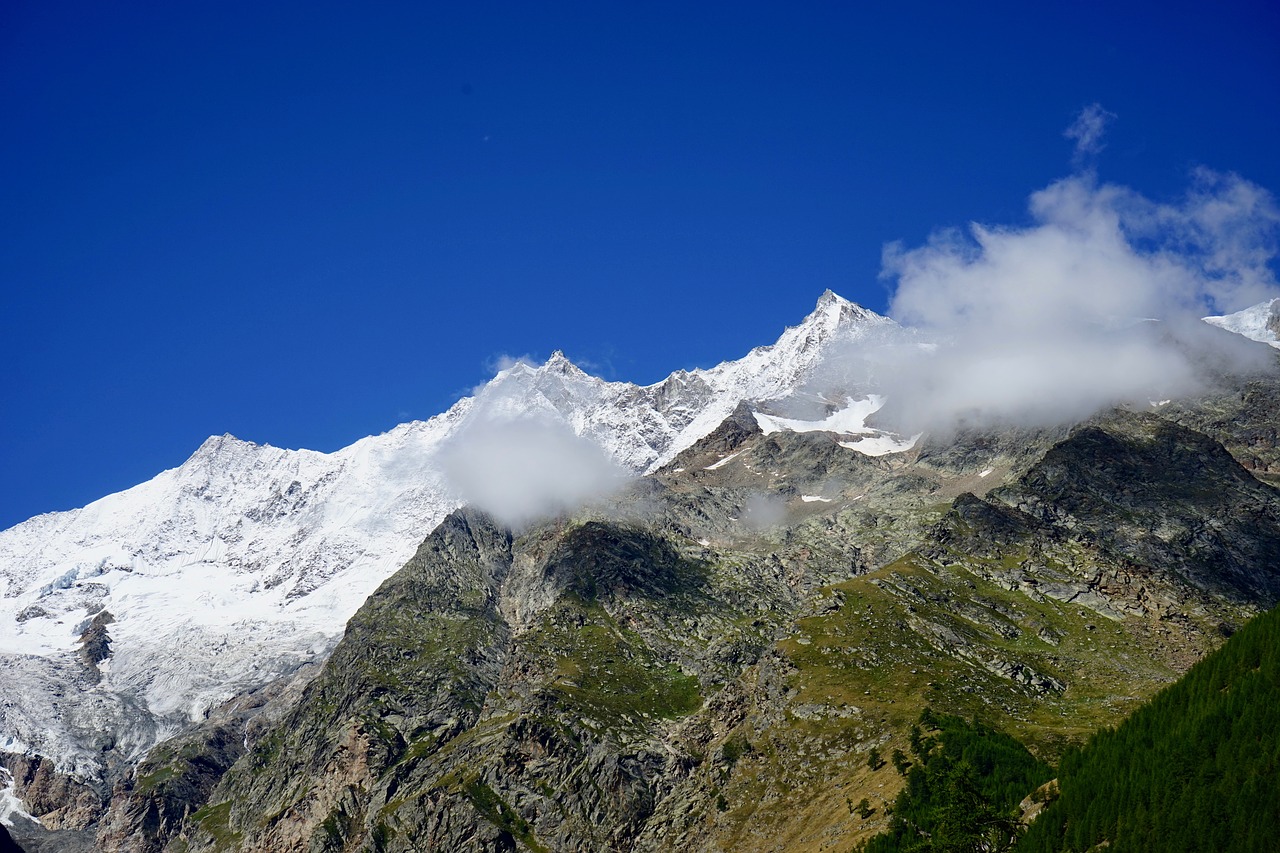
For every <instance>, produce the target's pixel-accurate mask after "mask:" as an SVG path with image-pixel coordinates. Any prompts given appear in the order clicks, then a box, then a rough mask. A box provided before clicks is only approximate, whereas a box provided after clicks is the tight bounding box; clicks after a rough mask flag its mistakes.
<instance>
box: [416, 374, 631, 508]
mask: <svg viewBox="0 0 1280 853" xmlns="http://www.w3.org/2000/svg"><path fill="white" fill-rule="evenodd" d="M519 364H526V365H527V364H528V361H527V360H526V359H503V360H502V361H499V362H498V363H496V364H495V365H494V368H495V370H496V371H498V372H501V371H503V370H508V369H509V368H512V367H515V366H517V365H519ZM532 375H533V373H532V371H529V372H523V373H519V372H518V373H517V374H513V375H509V376H507V377H505V378H502V379H499V380H498V381H494V382H490V383H488V384H486V385H483V386H481V387H479V388H477V389H476V391H475V399H474V400H473V401H472V403H471V406H470V407H469V409H468V411H467V414H466V417H465V419H464V420H463V422H462V423H460V424H459V425H458V427H457V428H456V430H455V431H454V433H453V435H452V436H451V437H450V439H449V440H448V441H447V442H446V443H445V444H444V445H443V446H442V447H441V449H440V451H439V456H438V461H439V466H440V470H441V471H443V473H444V477H445V485H446V488H447V489H448V491H450V492H451V493H452V494H453V495H454V496H455V497H456V498H458V499H459V500H462V501H464V502H465V503H469V504H473V505H475V506H478V507H480V508H481V509H483V510H485V511H487V512H489V513H491V514H492V515H493V516H494V517H495V518H497V519H498V520H499V521H501V522H502V523H504V524H506V525H508V526H509V527H513V528H520V527H523V526H524V525H526V524H528V523H530V522H533V521H535V520H537V519H539V518H545V517H548V516H552V515H556V514H558V513H562V512H567V511H571V510H573V509H575V508H577V507H578V506H580V505H582V504H584V503H586V502H589V501H591V500H594V499H596V498H600V497H603V496H605V495H607V494H609V493H611V492H612V491H614V490H615V489H617V488H619V487H620V486H622V485H623V484H624V483H625V482H626V481H627V479H629V477H630V476H631V475H630V473H629V472H627V471H625V470H624V469H623V468H621V467H620V466H618V465H617V464H616V463H614V462H613V461H612V460H611V459H610V458H609V456H608V454H606V453H605V451H604V450H603V449H602V448H601V447H600V445H599V444H597V443H595V442H593V441H591V440H589V439H586V438H583V437H581V436H579V435H577V434H576V433H575V432H574V431H573V429H572V428H571V427H570V425H569V424H568V423H566V422H565V421H564V419H563V417H562V416H561V415H560V414H559V412H557V411H556V409H555V407H554V405H553V404H552V403H551V402H550V401H549V400H548V399H547V398H546V397H545V396H544V395H543V393H542V391H541V390H540V388H539V387H538V385H537V383H536V382H535V381H534V380H533V379H532V378H531V377H532Z"/></svg>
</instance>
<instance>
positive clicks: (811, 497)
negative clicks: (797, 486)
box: [800, 495, 831, 504]
mask: <svg viewBox="0 0 1280 853" xmlns="http://www.w3.org/2000/svg"><path fill="white" fill-rule="evenodd" d="M800 500H802V501H804V502H805V503H807V504H809V503H813V502H814V501H822V502H823V503H824V504H829V503H831V498H824V497H823V496H822V495H801V496H800Z"/></svg>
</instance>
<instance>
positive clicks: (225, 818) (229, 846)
mask: <svg viewBox="0 0 1280 853" xmlns="http://www.w3.org/2000/svg"><path fill="white" fill-rule="evenodd" d="M191 820H192V821H194V822H195V824H196V825H197V826H199V827H200V829H201V831H203V832H207V833H209V836H210V837H211V838H212V839H213V844H214V849H215V850H234V849H235V848H236V846H237V845H239V843H240V841H241V838H242V836H241V834H240V833H239V832H235V831H234V830H232V829H231V827H230V823H231V801H230V800H227V801H226V802H221V803H216V804H214V805H208V806H205V807H204V808H202V809H200V810H199V811H197V812H196V813H195V814H193V815H192V816H191Z"/></svg>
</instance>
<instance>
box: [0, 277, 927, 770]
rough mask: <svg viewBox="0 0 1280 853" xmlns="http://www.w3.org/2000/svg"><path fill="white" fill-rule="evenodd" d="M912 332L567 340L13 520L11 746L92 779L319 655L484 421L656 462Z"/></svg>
mask: <svg viewBox="0 0 1280 853" xmlns="http://www.w3.org/2000/svg"><path fill="white" fill-rule="evenodd" d="M905 335H906V333H905V332H903V330H901V328H900V327H898V326H897V324H895V323H893V321H891V320H888V319H886V318H884V317H881V316H879V315H877V314H874V313H872V312H870V311H866V310H865V309H862V308H860V307H859V306H857V305H854V304H852V303H849V302H847V301H845V300H843V299H841V298H840V297H838V296H836V295H835V294H833V293H831V292H830V291H828V292H827V293H825V294H823V296H822V298H821V299H820V300H819V301H818V305H817V308H816V309H815V310H814V312H813V313H812V314H810V315H809V316H808V317H807V318H806V319H805V321H804V322H803V323H802V324H800V325H799V326H795V327H792V328H789V329H787V330H786V331H785V332H784V333H783V334H782V336H781V337H780V338H779V340H778V341H777V343H775V344H773V345H771V346H765V347H759V348H757V349H754V350H752V351H751V352H750V353H748V354H747V355H746V356H745V357H744V358H742V359H740V360H738V361H732V362H725V363H723V364H721V365H718V366H717V367H714V368H711V369H709V370H694V371H679V372H677V373H674V374H672V375H671V376H670V377H668V378H667V379H665V380H663V381H662V382H660V383H657V384H654V385H650V386H645V387H640V386H636V385H632V384H629V383H623V382H605V381H603V380H601V379H598V378H596V377H592V376H589V375H587V374H586V373H584V372H582V371H581V370H579V369H578V368H577V367H575V366H574V365H573V364H572V363H570V362H569V361H568V360H567V359H566V358H565V357H564V356H563V355H562V354H560V353H556V354H555V355H554V356H552V358H551V359H550V360H549V361H548V362H547V363H546V364H544V365H541V366H538V367H534V366H531V365H527V364H517V365H515V366H513V367H511V368H509V369H507V370H504V371H502V372H501V373H499V374H498V375H497V376H496V377H495V378H494V379H493V380H492V381H491V382H490V383H489V384H488V385H486V386H485V387H484V388H482V389H480V390H479V392H478V393H477V394H476V396H475V397H469V398H466V399H463V400H461V401H459V402H458V403H457V404H456V405H454V406H453V407H452V408H451V409H449V411H447V412H445V413H443V414H441V415H438V416H436V417H434V418H432V419H431V420H429V421H426V422H413V423H407V424H403V425H401V426H399V427H396V428H395V429H393V430H391V431H390V432H387V433H385V434H383V435H379V436H373V437H369V438H365V439H361V440H360V441H357V442H356V443H355V444H352V445H351V446H349V447H346V448H343V449H342V450H339V451H337V452H334V453H328V454H326V453H317V452H313V451H308V450H282V449H279V448H275V447H271V446H266V445H257V444H253V443H250V442H246V441H241V440H239V439H236V438H234V437H232V436H229V435H226V436H221V437H214V438H210V439H209V440H208V441H206V442H205V443H204V444H203V445H201V447H200V448H199V449H198V450H197V451H196V452H195V454H194V455H192V457H191V458H190V459H188V460H187V461H186V462H185V463H183V464H182V465H181V466H180V467H178V468H174V469H172V470H169V471H165V472H163V473H161V474H159V475H157V476H156V477H155V478H154V479H152V480H150V481H148V482H146V483H143V484H141V485H139V486H135V487H134V488H132V489H128V490H126V491H124V492H120V493H118V494H114V495H109V496H107V497H105V498H102V499H101V500H98V501H95V502H94V503H92V504H90V505H88V506H86V507H84V508H82V509H77V510H72V511H70V512H61V513H50V514H48V515H42V516H38V517H36V518H33V519H31V520H29V521H27V522H24V523H22V524H19V525H17V526H16V527H13V528H11V529H9V530H6V531H4V532H0V682H2V683H5V684H6V685H8V686H9V689H8V691H7V695H6V696H5V701H3V702H0V750H10V751H35V752H39V753H42V754H45V755H48V756H50V757H53V758H55V759H57V761H58V763H59V765H60V768H61V769H63V770H69V771H73V772H76V773H77V774H79V775H82V776H96V775H99V774H100V773H101V772H102V770H103V761H104V756H107V757H108V759H110V758H111V757H112V756H114V757H117V758H118V759H119V760H124V761H129V760H134V759H136V758H138V757H140V756H141V755H142V754H143V753H144V752H145V751H146V750H147V749H148V748H149V747H150V746H151V745H153V744H154V743H155V742H157V741H158V740H161V739H163V738H164V737H166V736H168V735H170V734H172V733H173V732H176V731H178V730H181V729H182V728H184V727H185V726H187V725H189V724H190V723H191V722H192V721H195V720H199V719H200V718H201V717H202V716H203V714H204V713H205V712H206V710H207V709H208V708H210V707H211V706H213V705H214V704H216V703H218V702H220V701H222V700H224V699H226V698H229V697H230V696H232V695H235V694H237V693H240V692H242V691H244V690H246V689H249V688H252V687H255V686H258V685H261V684H264V683H266V682H268V681H271V680H273V679H274V678H276V677H278V676H280V675H282V674H285V673H287V672H289V671H291V670H292V669H294V668H296V667H297V666H298V665H299V664H300V663H303V662H306V661H308V660H313V659H316V658H319V657H323V656H324V655H325V654H327V652H328V650H329V649H330V648H331V647H332V645H333V643H335V642H336V640H337V638H338V637H339V636H340V634H341V632H342V630H343V627H344V625H345V623H346V621H347V619H348V618H349V617H350V616H351V614H352V613H353V612H354V611H355V610H356V608H357V607H359V605H360V604H361V603H362V602H363V601H364V599H365V598H366V597H367V596H368V594H369V593H370V592H371V591H372V590H373V589H374V588H375V587H376V586H377V585H378V584H379V583H380V582H381V581H382V580H383V579H385V578H386V577H387V576H389V575H390V574H391V573H392V572H394V571H395V570H396V569H397V568H399V566H401V565H402V564H403V563H404V562H405V561H406V560H407V559H408V557H409V556H410V555H411V554H412V553H413V550H414V548H415V547H416V546H417V544H418V542H420V541H421V540H422V538H423V537H424V536H425V535H426V534H427V533H428V532H429V531H430V530H431V529H432V528H433V527H434V526H435V525H436V524H437V523H438V522H439V521H440V519H441V518H443V517H444V515H446V514H447V513H448V512H449V511H450V510H451V509H453V508H454V507H455V506H456V505H457V504H458V499H457V498H456V497H455V496H454V495H453V493H452V492H451V490H450V488H449V483H448V482H447V480H446V479H445V477H444V475H443V473H442V467H441V463H440V460H441V453H442V450H443V449H444V448H446V447H447V446H448V442H449V440H450V439H451V438H452V437H456V436H457V435H459V434H461V433H464V432H465V431H466V430H467V429H468V428H469V427H470V426H471V425H474V424H477V423H484V422H488V421H491V420H493V419H495V418H501V417H504V416H507V415H519V416H522V417H524V416H528V415H530V414H541V415H544V416H546V417H548V418H551V419H554V420H556V421H559V422H562V423H564V424H567V425H568V426H569V427H570V428H571V429H572V430H573V431H574V432H575V433H577V434H578V435H580V436H583V437H585V438H588V439H590V440H592V441H594V442H596V443H597V444H598V445H599V446H600V447H602V448H603V449H604V451H605V452H606V453H607V454H608V455H609V456H610V457H611V458H612V459H613V460H615V461H616V462H617V463H619V464H620V465H622V466H623V467H625V468H627V469H629V470H631V471H634V472H637V473H639V472H644V471H648V470H652V469H654V468H656V467H658V466H660V465H662V464H663V463H665V462H666V461H668V460H670V459H671V458H672V457H673V456H675V455H676V454H677V453H679V452H680V451H681V450H683V449H685V448H686V447H688V446H689V445H691V444H692V443H693V442H695V441H697V440H698V439H699V438H701V437H702V436H703V435H705V434H707V433H708V432H710V431H711V430H713V429H714V428H715V427H716V426H717V425H718V424H719V423H720V422H721V421H723V419H724V418H725V417H727V416H728V415H729V414H730V412H732V411H733V409H734V408H735V407H736V406H737V404H738V403H739V402H740V401H742V400H751V401H768V400H779V399H782V398H787V397H789V396H791V395H793V394H795V392H796V391H797V389H800V388H802V387H803V386H804V384H805V382H806V380H808V379H809V378H810V377H811V375H812V374H813V372H814V371H815V369H816V368H817V367H818V366H819V364H820V363H821V362H822V360H823V357H824V355H825V354H828V353H830V352H831V351H832V350H833V348H844V347H848V346H850V345H851V344H852V345H858V344H862V345H872V344H875V343H877V342H892V341H894V340H897V339H898V338H899V337H901V336H905ZM847 390H853V391H860V392H862V393H867V392H868V389H866V388H849V389H847ZM907 446H909V445H907ZM104 611H105V612H108V613H110V614H111V618H112V619H113V620H114V621H112V622H110V623H109V624H106V626H105V627H106V631H107V634H108V636H109V637H110V642H111V645H110V654H109V656H108V657H107V658H106V659H105V660H103V661H101V662H100V663H96V662H95V659H94V656H92V655H89V654H87V652H86V651H85V650H84V648H83V643H82V637H83V636H85V632H86V630H88V629H90V628H92V627H93V624H94V619H95V617H98V618H97V620H96V621H97V623H102V622H103V621H104V619H105V617H102V616H100V615H99V614H102V613H103V612H104ZM99 630H100V627H99Z"/></svg>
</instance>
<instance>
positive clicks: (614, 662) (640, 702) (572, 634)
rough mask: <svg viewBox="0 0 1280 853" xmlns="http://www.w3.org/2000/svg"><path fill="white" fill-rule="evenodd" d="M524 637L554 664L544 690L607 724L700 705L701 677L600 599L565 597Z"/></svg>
mask: <svg viewBox="0 0 1280 853" xmlns="http://www.w3.org/2000/svg"><path fill="white" fill-rule="evenodd" d="M526 642H527V643H528V645H529V646H530V648H531V649H532V650H534V651H535V653H536V654H540V655H542V656H546V657H548V658H550V660H551V662H552V663H553V671H552V677H551V681H550V683H549V684H548V685H547V687H546V688H545V689H546V690H548V691H549V692H551V693H552V694H554V695H555V696H556V697H557V698H558V699H559V700H560V702H561V703H563V705H564V707H566V708H567V709H570V710H572V712H573V713H575V714H578V715H581V716H584V717H588V718H590V719H592V720H594V721H596V722H598V723H600V724H602V725H604V726H606V727H615V726H623V727H635V726H642V725H644V724H645V720H647V719H655V718H657V719H672V718H676V717H682V716H685V715H687V714H691V713H693V712H694V711H696V710H697V709H698V708H700V707H701V706H702V694H701V690H700V688H699V684H698V680H697V678H695V677H694V676H691V675H687V674H685V673H684V672H682V671H681V670H680V669H679V668H678V667H677V666H675V665H673V664H670V663H666V662H663V661H661V660H659V659H657V658H656V657H655V655H654V654H653V652H652V650H651V649H650V648H649V647H648V645H647V644H646V643H645V642H644V639H643V638H642V637H641V636H640V635H639V634H637V633H636V632H634V631H631V630H629V629H627V628H624V627H622V626H621V625H619V624H618V621H617V620H616V619H614V618H613V617H612V616H610V615H609V613H608V612H607V611H606V610H605V609H604V608H603V607H601V606H599V605H598V604H595V603H591V602H584V601H582V600H581V599H577V598H574V597H566V598H565V599H562V601H561V603H560V605H559V606H558V607H557V608H555V609H554V610H553V611H552V613H551V614H550V615H549V616H548V617H547V618H546V619H545V620H544V621H543V624H542V625H541V626H540V627H539V628H538V629H537V631H536V633H535V634H533V635H531V636H530V637H529V638H528V639H527V640H526Z"/></svg>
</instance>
